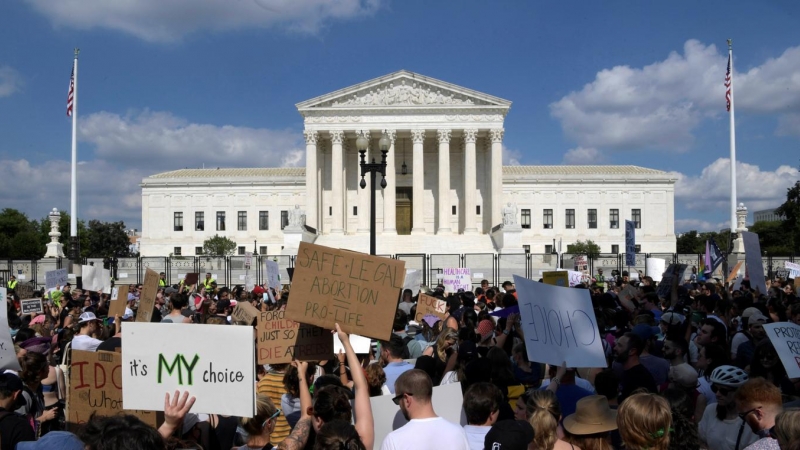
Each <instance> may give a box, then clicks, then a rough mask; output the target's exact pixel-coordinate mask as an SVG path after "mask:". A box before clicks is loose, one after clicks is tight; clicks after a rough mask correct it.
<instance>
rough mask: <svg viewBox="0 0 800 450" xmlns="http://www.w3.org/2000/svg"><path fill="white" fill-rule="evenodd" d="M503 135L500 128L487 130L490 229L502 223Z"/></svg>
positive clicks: (503, 131)
mask: <svg viewBox="0 0 800 450" xmlns="http://www.w3.org/2000/svg"><path fill="white" fill-rule="evenodd" d="M503 133H505V130H503V129H502V128H494V129H492V130H489V137H490V139H491V140H492V156H491V158H492V164H491V170H492V172H491V186H492V189H491V191H492V203H491V205H492V212H491V217H492V221H491V223H490V226H491V227H494V226H496V225H499V224H501V223H503V214H502V213H503Z"/></svg>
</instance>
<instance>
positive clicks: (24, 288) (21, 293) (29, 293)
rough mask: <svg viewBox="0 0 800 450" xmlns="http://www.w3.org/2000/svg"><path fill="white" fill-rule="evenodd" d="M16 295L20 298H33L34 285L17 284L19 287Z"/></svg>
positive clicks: (16, 289)
mask: <svg viewBox="0 0 800 450" xmlns="http://www.w3.org/2000/svg"><path fill="white" fill-rule="evenodd" d="M17 278H19V277H17ZM14 293H15V294H16V295H17V297H19V298H31V297H33V283H17V287H16V288H15V289H14Z"/></svg>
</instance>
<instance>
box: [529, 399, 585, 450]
mask: <svg viewBox="0 0 800 450" xmlns="http://www.w3.org/2000/svg"><path fill="white" fill-rule="evenodd" d="M526 411H527V416H528V421H529V422H530V424H531V426H532V427H533V436H534V437H533V442H532V443H531V445H533V448H536V449H541V450H572V449H573V448H574V447H573V446H571V445H570V444H568V443H567V442H565V441H563V440H561V439H559V437H558V424H559V423H560V422H561V419H562V417H561V406H560V405H559V403H558V398H556V396H555V394H553V392H552V391H549V390H543V391H533V392H531V393H530V396H529V397H528V401H527V404H526Z"/></svg>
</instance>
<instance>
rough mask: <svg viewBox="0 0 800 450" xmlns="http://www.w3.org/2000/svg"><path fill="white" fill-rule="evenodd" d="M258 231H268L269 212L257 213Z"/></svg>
mask: <svg viewBox="0 0 800 450" xmlns="http://www.w3.org/2000/svg"><path fill="white" fill-rule="evenodd" d="M258 229H259V230H269V211H259V212H258Z"/></svg>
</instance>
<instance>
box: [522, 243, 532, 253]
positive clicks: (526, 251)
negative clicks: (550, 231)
mask: <svg viewBox="0 0 800 450" xmlns="http://www.w3.org/2000/svg"><path fill="white" fill-rule="evenodd" d="M522 249H523V250H525V253H530V252H531V246H530V245H523V246H522Z"/></svg>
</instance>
